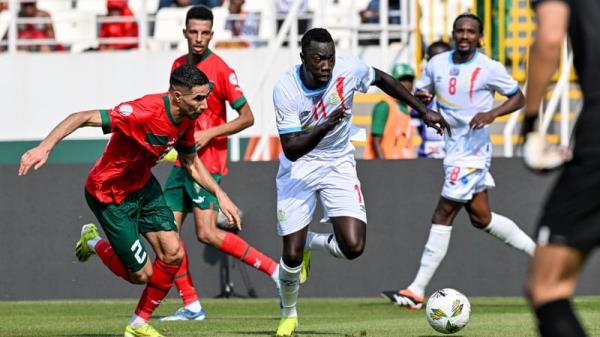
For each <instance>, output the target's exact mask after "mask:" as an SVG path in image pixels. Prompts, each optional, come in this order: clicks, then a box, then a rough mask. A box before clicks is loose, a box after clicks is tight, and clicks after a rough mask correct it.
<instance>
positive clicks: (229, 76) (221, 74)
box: [171, 49, 246, 175]
mask: <svg viewBox="0 0 600 337" xmlns="http://www.w3.org/2000/svg"><path fill="white" fill-rule="evenodd" d="M186 63H187V54H186V55H183V56H181V57H179V58H178V59H176V60H175V62H173V66H172V67H171V72H173V70H175V69H176V68H177V67H180V66H182V65H184V64H186ZM196 67H197V68H198V69H200V70H202V72H203V73H204V74H206V76H207V77H208V79H209V81H210V85H211V90H212V91H211V93H210V95H209V96H208V109H207V110H205V111H204V112H203V113H202V114H201V115H200V117H198V119H196V129H197V130H206V129H209V128H212V127H215V126H219V125H221V124H225V123H227V107H226V106H225V102H229V104H230V105H231V107H232V108H233V109H235V110H237V109H239V108H241V107H242V106H243V105H244V104H246V97H244V93H243V92H242V89H241V88H240V86H239V84H238V79H237V76H236V74H235V71H234V70H233V69H231V68H230V67H229V66H228V65H227V63H225V61H223V59H221V58H220V57H219V56H218V55H216V54H214V53H213V52H212V51H211V50H210V49H209V50H207V51H206V53H205V54H204V55H203V57H202V59H201V60H200V62H198V63H197V64H196ZM198 156H199V157H200V159H201V160H202V162H203V163H204V165H205V166H206V168H207V169H208V170H209V171H210V173H215V174H221V175H226V174H227V136H219V137H215V138H213V139H212V140H211V141H210V142H209V143H208V144H207V145H206V146H204V147H203V148H201V149H199V150H198ZM176 165H179V161H178V162H177V164H176Z"/></svg>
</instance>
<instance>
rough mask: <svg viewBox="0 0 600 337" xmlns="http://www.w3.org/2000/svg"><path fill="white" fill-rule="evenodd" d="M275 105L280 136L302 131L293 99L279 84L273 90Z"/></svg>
mask: <svg viewBox="0 0 600 337" xmlns="http://www.w3.org/2000/svg"><path fill="white" fill-rule="evenodd" d="M273 105H274V106H275V114H276V116H275V117H276V118H275V120H276V121H277V131H278V132H279V134H280V135H284V134H286V133H293V132H300V131H302V125H301V124H300V118H299V117H298V111H296V109H294V105H293V99H292V97H291V95H290V94H289V93H287V92H286V91H285V90H284V87H283V86H282V85H281V83H278V84H277V85H276V86H275V88H274V89H273Z"/></svg>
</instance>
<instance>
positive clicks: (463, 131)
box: [415, 51, 519, 169]
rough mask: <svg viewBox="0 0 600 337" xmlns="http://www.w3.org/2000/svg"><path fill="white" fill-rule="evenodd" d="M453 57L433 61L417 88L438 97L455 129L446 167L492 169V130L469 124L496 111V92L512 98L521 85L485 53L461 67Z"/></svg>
mask: <svg viewBox="0 0 600 337" xmlns="http://www.w3.org/2000/svg"><path fill="white" fill-rule="evenodd" d="M453 53H454V51H449V52H445V53H441V54H439V55H436V56H435V57H433V58H432V59H431V60H430V61H429V62H428V63H427V66H426V67H425V71H424V73H423V75H422V77H421V78H420V79H419V80H418V81H417V82H416V85H415V87H416V88H417V90H426V91H428V92H430V93H431V94H432V95H435V98H436V101H437V110H438V111H439V112H440V113H441V114H442V115H443V116H444V119H446V121H447V122H448V124H450V128H451V129H452V137H448V136H447V135H446V136H445V142H446V145H445V147H446V158H445V159H444V165H446V166H460V167H471V168H481V169H484V168H489V165H490V162H491V157H492V146H491V142H490V136H489V132H488V126H487V125H486V126H485V127H483V128H481V129H478V130H474V129H471V128H470V127H469V122H470V121H471V119H473V117H474V116H475V115H476V114H477V113H479V112H488V111H490V110H491V109H492V107H493V103H494V92H499V93H500V94H502V95H504V96H512V95H514V94H516V93H517V92H518V91H519V84H518V83H517V81H515V80H514V79H513V78H512V77H511V76H510V75H509V74H508V72H507V71H506V68H505V67H504V66H503V65H502V64H500V63H499V62H496V61H494V60H492V59H490V58H489V57H487V56H486V55H484V54H482V53H479V52H475V54H474V55H473V57H472V58H471V60H469V61H468V62H465V63H459V64H455V63H454V62H453V61H452V55H453Z"/></svg>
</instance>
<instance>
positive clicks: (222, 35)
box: [210, 6, 232, 48]
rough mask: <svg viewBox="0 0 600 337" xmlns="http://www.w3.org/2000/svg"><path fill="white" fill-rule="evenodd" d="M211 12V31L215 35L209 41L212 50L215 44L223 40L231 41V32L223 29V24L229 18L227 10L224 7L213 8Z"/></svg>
mask: <svg viewBox="0 0 600 337" xmlns="http://www.w3.org/2000/svg"><path fill="white" fill-rule="evenodd" d="M212 12H213V17H214V19H213V20H214V21H213V31H214V32H215V35H214V37H213V39H212V41H211V45H210V47H211V48H214V46H215V43H216V42H218V41H223V40H230V39H231V36H232V35H231V31H230V30H228V29H225V23H226V22H227V16H229V10H228V9H227V7H225V6H221V7H215V8H213V9H212Z"/></svg>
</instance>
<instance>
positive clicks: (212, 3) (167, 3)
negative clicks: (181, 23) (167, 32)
mask: <svg viewBox="0 0 600 337" xmlns="http://www.w3.org/2000/svg"><path fill="white" fill-rule="evenodd" d="M265 1H266V0H265ZM195 5H204V6H206V7H209V8H213V7H219V6H221V5H223V0H160V2H159V3H158V8H159V9H160V8H163V7H188V6H195Z"/></svg>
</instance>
